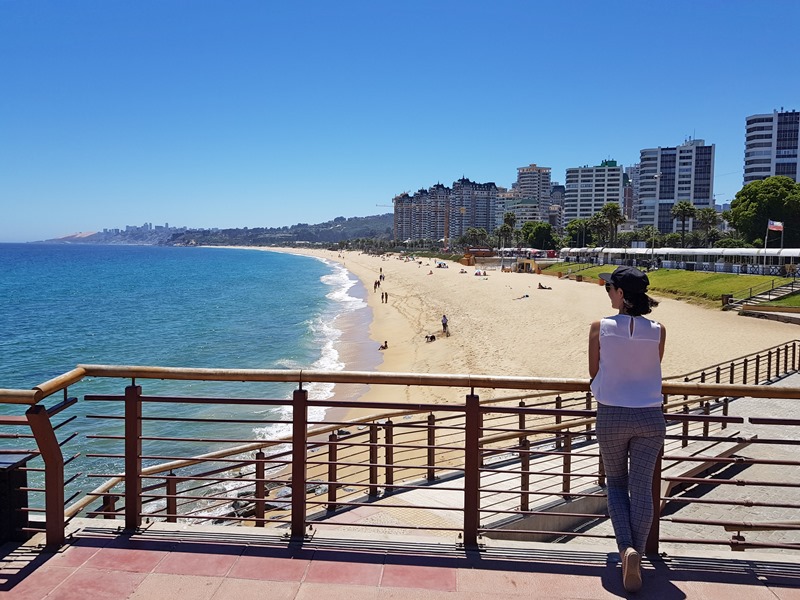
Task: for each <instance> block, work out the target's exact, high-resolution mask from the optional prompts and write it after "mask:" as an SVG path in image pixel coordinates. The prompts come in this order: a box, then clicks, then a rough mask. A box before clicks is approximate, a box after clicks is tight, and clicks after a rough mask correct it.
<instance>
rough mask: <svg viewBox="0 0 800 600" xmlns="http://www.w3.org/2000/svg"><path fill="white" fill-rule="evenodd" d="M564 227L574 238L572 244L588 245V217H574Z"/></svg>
mask: <svg viewBox="0 0 800 600" xmlns="http://www.w3.org/2000/svg"><path fill="white" fill-rule="evenodd" d="M564 229H565V230H566V232H567V235H569V236H570V239H571V240H572V241H571V242H570V246H572V247H575V248H583V247H584V246H586V232H587V231H588V230H589V223H588V221H587V219H572V221H570V222H569V223H567V226H566V227H565V228H564Z"/></svg>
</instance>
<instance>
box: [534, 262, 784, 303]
mask: <svg viewBox="0 0 800 600" xmlns="http://www.w3.org/2000/svg"><path fill="white" fill-rule="evenodd" d="M570 268H571V269H572V270H573V272H574V271H576V270H577V268H578V267H577V266H576V264H575V263H556V264H554V265H549V266H548V267H547V269H544V270H546V271H547V272H549V273H552V272H558V271H561V272H562V273H567V272H568V271H569V269H570ZM615 268H616V267H614V266H613V265H604V266H602V267H589V268H588V269H583V270H581V271H580V273H579V274H580V275H583V276H584V277H585V278H589V279H597V278H598V275H599V274H600V273H608V272H609V271H613V270H614V269H615ZM647 276H648V277H649V279H650V290H651V291H653V292H660V293H662V294H665V295H669V296H675V297H678V298H697V299H700V300H704V301H717V300H720V299H721V297H722V294H734V296H735V297H737V298H741V297H743V296H748V295H749V293H747V291H748V290H749V288H758V289H759V290H761V289H764V288H768V287H769V286H770V283H771V282H772V281H774V282H775V286H778V285H781V284H782V283H784V282H786V281H788V280H787V279H784V278H782V277H772V276H768V275H736V274H734V273H706V272H704V271H683V270H681V269H658V270H657V271H650V272H649V273H648V274H647ZM795 298H798V299H797V300H796V301H797V302H798V304H797V306H800V297H795Z"/></svg>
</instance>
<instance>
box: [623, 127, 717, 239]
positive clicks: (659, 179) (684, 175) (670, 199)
mask: <svg viewBox="0 0 800 600" xmlns="http://www.w3.org/2000/svg"><path fill="white" fill-rule="evenodd" d="M714 151H715V147H714V144H711V145H710V146H706V144H705V141H704V140H693V139H690V140H688V141H686V142H685V143H684V144H683V145H682V146H675V147H669V148H645V149H644V150H642V151H641V152H640V161H639V165H640V166H639V214H638V216H637V224H638V226H639V227H644V226H646V225H654V226H655V227H657V228H658V230H659V231H660V232H661V233H672V232H674V231H678V229H679V228H680V222H679V220H677V219H675V218H673V216H672V207H673V206H675V204H676V203H678V202H680V201H681V200H686V201H688V202H691V203H692V204H693V205H694V206H695V207H696V208H713V206H714ZM691 227H692V224H691V222H690V223H689V224H688V228H689V230H691Z"/></svg>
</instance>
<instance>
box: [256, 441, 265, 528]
mask: <svg viewBox="0 0 800 600" xmlns="http://www.w3.org/2000/svg"><path fill="white" fill-rule="evenodd" d="M265 458H266V455H265V454H264V453H263V452H261V450H259V451H258V452H256V465H255V466H256V470H255V474H256V501H255V518H256V522H255V526H256V527H266V523H265V522H264V513H265V510H266V507H267V503H266V501H265V500H264V498H265V497H266V495H267V482H266V481H264V477H266V472H267V468H266V465H265V464H264V459H265Z"/></svg>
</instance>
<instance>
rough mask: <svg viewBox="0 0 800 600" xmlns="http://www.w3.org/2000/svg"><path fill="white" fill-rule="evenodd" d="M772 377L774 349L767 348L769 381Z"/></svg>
mask: <svg viewBox="0 0 800 600" xmlns="http://www.w3.org/2000/svg"><path fill="white" fill-rule="evenodd" d="M770 379H772V350H767V381H769V380H770Z"/></svg>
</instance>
